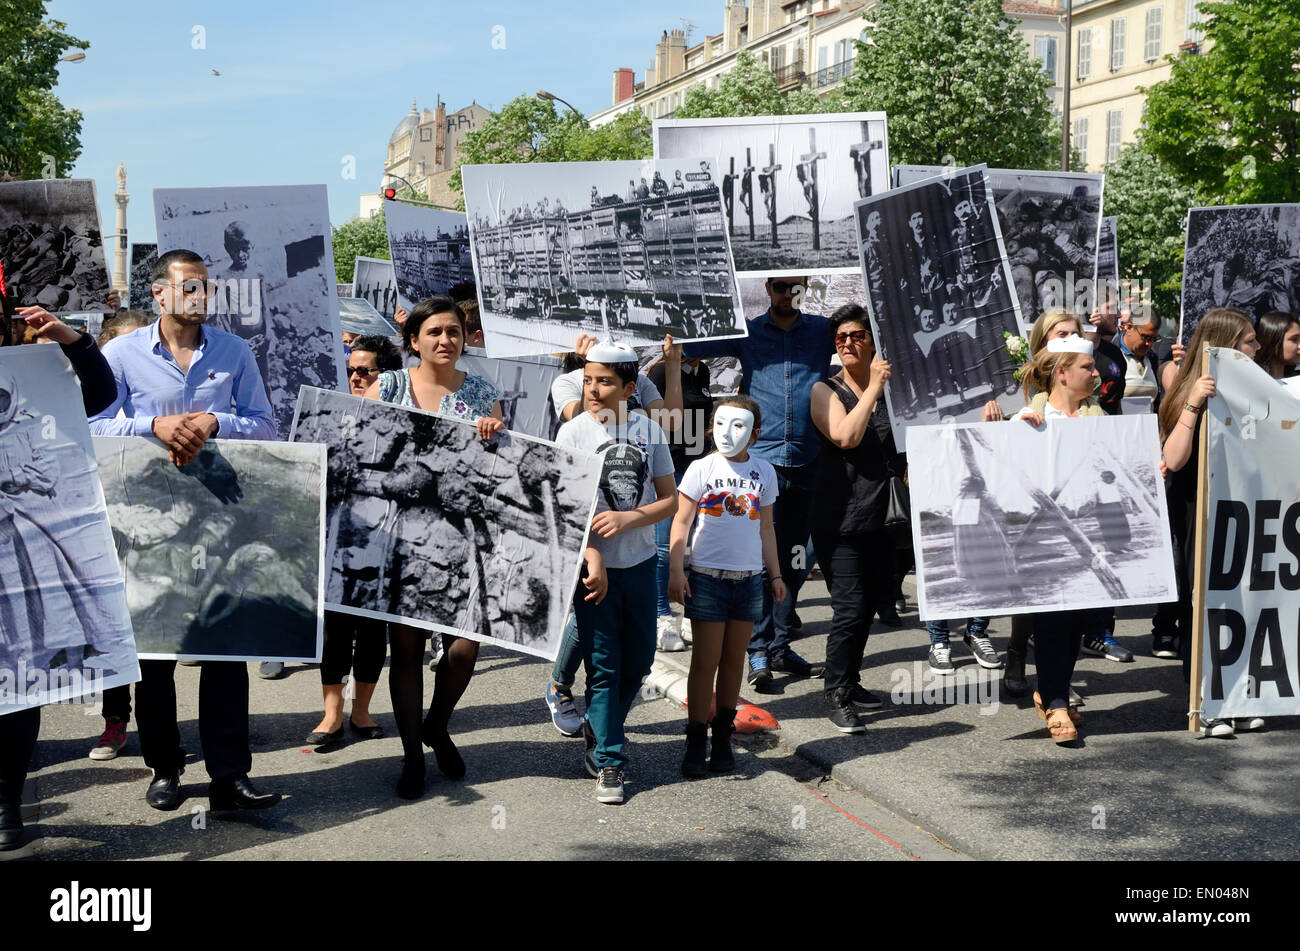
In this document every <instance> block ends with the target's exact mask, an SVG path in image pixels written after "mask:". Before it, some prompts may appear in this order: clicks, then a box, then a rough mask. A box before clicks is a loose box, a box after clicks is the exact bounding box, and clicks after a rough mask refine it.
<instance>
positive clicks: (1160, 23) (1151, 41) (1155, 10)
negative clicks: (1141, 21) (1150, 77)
mask: <svg viewBox="0 0 1300 951" xmlns="http://www.w3.org/2000/svg"><path fill="white" fill-rule="evenodd" d="M1164 26H1165V8H1164V7H1151V9H1149V10H1147V37H1146V48H1145V49H1144V50H1143V51H1142V58H1143V59H1145V60H1146V61H1147V62H1148V63H1150V62H1154V61H1155V60H1157V59H1159V58H1160V47H1161V45H1162V43H1163V42H1164Z"/></svg>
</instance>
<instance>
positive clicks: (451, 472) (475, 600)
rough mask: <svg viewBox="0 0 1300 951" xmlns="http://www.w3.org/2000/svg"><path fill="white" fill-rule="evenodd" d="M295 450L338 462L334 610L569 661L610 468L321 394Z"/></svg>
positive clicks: (330, 582) (314, 398)
mask: <svg viewBox="0 0 1300 951" xmlns="http://www.w3.org/2000/svg"><path fill="white" fill-rule="evenodd" d="M293 438H294V439H296V440H303V441H307V442H319V443H324V444H325V445H326V447H328V450H329V480H328V500H327V519H328V522H327V525H328V527H327V535H326V562H327V565H328V578H327V582H326V589H325V590H326V594H325V598H326V607H328V608H330V609H331V610H337V611H341V612H343V613H345V614H356V615H360V616H362V617H371V618H377V619H379V620H385V621H396V622H398V623H402V624H410V625H414V626H415V627H422V628H424V629H426V630H430V631H441V632H443V633H446V634H458V635H460V636H462V637H469V638H472V639H474V640H477V641H484V642H488V643H495V644H500V645H502V646H504V647H509V648H511V649H513V650H518V651H522V652H524V653H526V654H534V655H537V656H541V657H546V658H548V659H553V658H554V657H555V654H556V652H557V651H558V649H559V646H560V639H561V636H562V634H563V630H564V622H565V618H566V617H567V615H568V611H569V605H570V603H571V601H572V598H573V591H574V587H575V586H576V585H577V583H578V572H579V570H580V568H581V560H582V553H583V550H584V548H585V546H586V540H587V529H588V526H589V525H590V524H591V516H592V512H593V510H594V509H595V505H596V489H597V487H598V485H599V481H600V472H601V463H600V459H599V457H597V456H595V455H592V454H590V453H584V452H579V451H575V450H572V449H564V448H561V447H558V446H555V445H553V444H551V443H547V442H542V441H541V440H537V439H532V438H530V437H527V436H522V435H519V434H517V433H508V432H502V433H498V434H497V435H496V436H495V437H493V439H492V440H490V441H487V442H485V441H484V440H483V439H481V438H480V437H479V435H478V432H477V431H476V429H475V427H474V424H472V423H466V422H464V421H461V420H457V419H451V418H448V417H445V416H438V415H436V414H434V413H427V412H424V411H423V410H417V409H407V408H405V407H402V406H397V405H395V404H392V403H381V402H379V401H378V400H367V399H361V398H360V397H355V396H348V395H344V394H342V393H332V392H328V391H325V390H319V389H315V388H313V387H304V388H303V391H302V397H301V399H300V400H299V404H298V414H297V418H296V421H295V425H294V436H293Z"/></svg>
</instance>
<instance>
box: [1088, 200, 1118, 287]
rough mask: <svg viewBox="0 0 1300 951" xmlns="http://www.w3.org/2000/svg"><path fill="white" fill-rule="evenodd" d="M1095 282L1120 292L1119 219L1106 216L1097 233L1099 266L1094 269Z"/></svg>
mask: <svg viewBox="0 0 1300 951" xmlns="http://www.w3.org/2000/svg"><path fill="white" fill-rule="evenodd" d="M1093 280H1095V281H1096V282H1097V283H1098V284H1102V283H1103V282H1104V283H1105V284H1106V285H1107V286H1108V287H1111V288H1113V289H1114V290H1115V291H1116V292H1117V293H1118V290H1119V219H1118V218H1117V217H1115V216H1114V215H1106V216H1104V217H1102V219H1101V230H1100V231H1098V232H1097V264H1096V267H1095V268H1094V269H1093Z"/></svg>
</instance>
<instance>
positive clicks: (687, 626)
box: [682, 614, 695, 644]
mask: <svg viewBox="0 0 1300 951" xmlns="http://www.w3.org/2000/svg"><path fill="white" fill-rule="evenodd" d="M682 640H684V641H685V642H686V643H687V644H694V643H695V638H694V637H693V636H692V633H691V619H690V618H688V617H687V616H686V615H684V614H683V615H682Z"/></svg>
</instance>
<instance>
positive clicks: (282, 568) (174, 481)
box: [95, 436, 325, 664]
mask: <svg viewBox="0 0 1300 951" xmlns="http://www.w3.org/2000/svg"><path fill="white" fill-rule="evenodd" d="M95 453H96V455H97V457H98V460H99V477H100V480H101V481H102V482H103V485H104V497H105V499H106V501H107V503H108V518H109V521H110V523H111V524H112V526H113V540H114V542H115V543H116V546H117V554H118V558H119V559H120V561H121V566H122V577H124V578H125V579H126V600H127V604H128V606H129V607H130V610H131V620H132V623H133V624H134V626H135V631H136V648H137V649H138V650H139V652H140V656H141V657H143V658H145V659H147V660H176V659H179V660H240V661H264V660H274V661H282V662H289V661H292V662H296V663H304V664H310V663H316V662H319V661H320V656H321V653H320V652H321V637H322V633H323V630H324V628H323V624H324V617H325V615H324V610H323V608H322V604H323V601H324V584H325V581H324V562H325V529H324V523H325V449H324V447H323V446H318V445H309V444H298V443H293V444H290V443H280V442H257V441H253V440H242V439H213V440H210V441H209V442H208V443H207V444H206V445H205V446H204V447H203V449H202V450H201V451H200V452H199V454H198V456H197V457H196V458H195V459H194V461H193V462H191V463H190V464H189V465H187V466H185V467H183V468H179V469H178V468H177V467H176V466H175V465H173V464H172V462H171V460H170V458H169V457H168V451H167V449H166V447H165V446H163V445H162V444H161V443H160V442H158V441H157V440H154V439H147V438H144V437H141V436H96V437H95Z"/></svg>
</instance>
